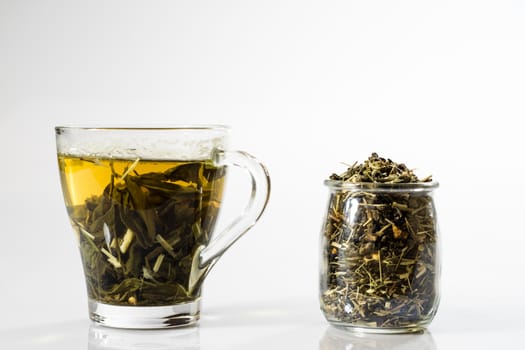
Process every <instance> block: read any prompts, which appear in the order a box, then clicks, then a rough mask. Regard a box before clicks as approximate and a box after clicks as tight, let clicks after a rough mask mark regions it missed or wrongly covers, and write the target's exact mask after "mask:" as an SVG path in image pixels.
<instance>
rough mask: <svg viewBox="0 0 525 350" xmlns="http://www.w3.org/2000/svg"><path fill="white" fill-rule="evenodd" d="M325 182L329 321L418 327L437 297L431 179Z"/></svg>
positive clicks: (323, 294)
mask: <svg viewBox="0 0 525 350" xmlns="http://www.w3.org/2000/svg"><path fill="white" fill-rule="evenodd" d="M325 185H326V186H327V187H328V189H329V191H330V195H329V201H328V208H327V212H326V215H325V219H324V223H323V227H322V231H321V245H320V247H321V256H320V257H321V259H320V304H321V310H322V311H323V313H324V316H325V317H326V319H327V320H328V322H330V323H331V324H333V325H335V326H341V327H347V328H348V329H350V330H357V331H365V332H374V333H410V332H417V331H421V330H422V329H424V328H425V327H426V326H427V325H428V324H429V323H430V322H431V321H432V319H433V317H434V315H435V313H436V310H437V307H438V304H439V297H440V295H439V280H440V272H441V271H440V255H439V236H438V225H437V219H436V210H435V205H434V200H433V191H434V189H436V188H437V187H438V183H437V182H420V183H398V184H384V183H357V184H354V183H345V182H343V181H340V180H326V181H325Z"/></svg>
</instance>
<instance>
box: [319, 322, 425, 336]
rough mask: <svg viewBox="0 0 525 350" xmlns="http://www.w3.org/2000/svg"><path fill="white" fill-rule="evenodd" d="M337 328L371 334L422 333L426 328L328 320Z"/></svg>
mask: <svg viewBox="0 0 525 350" xmlns="http://www.w3.org/2000/svg"><path fill="white" fill-rule="evenodd" d="M328 322H329V323H330V324H331V325H332V326H334V327H335V328H337V329H340V330H344V331H348V332H353V333H373V334H417V333H423V332H424V331H425V329H426V327H425V326H424V325H412V326H406V327H398V328H386V327H385V328H379V327H364V326H361V325H351V324H348V323H344V322H337V321H328Z"/></svg>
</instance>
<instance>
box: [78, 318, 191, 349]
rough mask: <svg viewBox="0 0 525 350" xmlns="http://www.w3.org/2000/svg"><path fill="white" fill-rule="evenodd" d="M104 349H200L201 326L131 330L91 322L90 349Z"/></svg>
mask: <svg viewBox="0 0 525 350" xmlns="http://www.w3.org/2000/svg"><path fill="white" fill-rule="evenodd" d="M102 349H104V350H110V349H111V350H120V349H122V350H124V349H152V350H198V349H200V337H199V328H198V327H183V328H175V329H162V330H131V329H115V328H108V327H103V326H100V325H97V324H91V326H90V327H89V335H88V350H102Z"/></svg>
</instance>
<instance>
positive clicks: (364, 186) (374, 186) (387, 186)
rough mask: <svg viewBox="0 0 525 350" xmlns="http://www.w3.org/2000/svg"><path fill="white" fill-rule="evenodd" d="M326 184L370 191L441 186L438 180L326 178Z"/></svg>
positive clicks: (335, 187)
mask: <svg viewBox="0 0 525 350" xmlns="http://www.w3.org/2000/svg"><path fill="white" fill-rule="evenodd" d="M324 184H325V185H326V186H327V187H329V188H330V189H333V190H366V191H370V192H404V191H432V190H434V189H436V188H438V187H439V183H438V182H437V181H429V182H406V183H392V182H386V183H384V182H356V183H353V182H344V181H342V180H331V179H328V180H325V181H324Z"/></svg>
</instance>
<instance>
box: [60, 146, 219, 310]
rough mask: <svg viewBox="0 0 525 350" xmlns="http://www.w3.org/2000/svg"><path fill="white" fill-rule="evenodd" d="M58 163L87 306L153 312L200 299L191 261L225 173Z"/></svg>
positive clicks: (173, 164)
mask: <svg viewBox="0 0 525 350" xmlns="http://www.w3.org/2000/svg"><path fill="white" fill-rule="evenodd" d="M58 161H59V169H60V177H61V182H62V188H63V192H64V198H65V203H66V207H67V210H68V215H69V217H70V220H71V223H72V226H73V228H74V230H75V232H76V233H77V235H78V239H79V246H80V251H81V255H82V261H83V265H84V271H85V275H86V284H87V289H88V295H89V297H90V298H91V299H93V300H96V301H98V302H102V303H107V304H113V305H128V306H130V305H144V306H152V305H157V306H158V305H174V304H178V303H184V302H189V301H194V300H195V299H196V298H198V297H199V295H200V284H201V283H202V279H201V278H197V279H196V278H195V277H194V276H201V275H204V274H203V273H202V271H199V266H198V260H199V259H198V258H197V255H198V253H199V249H200V247H202V246H205V245H207V243H208V241H209V239H210V236H211V233H212V231H213V228H214V226H215V222H216V219H217V216H218V214H219V208H220V205H221V199H222V192H223V187H224V179H225V168H224V167H217V166H214V165H213V164H212V163H211V162H210V161H208V160H196V161H186V160H185V161H166V160H144V159H113V158H111V159H109V158H96V157H78V156H70V155H59V157H58ZM190 276H193V277H192V278H190Z"/></svg>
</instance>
